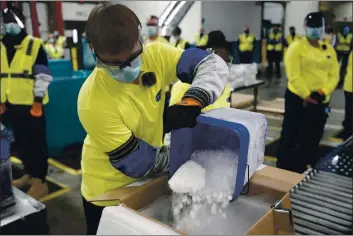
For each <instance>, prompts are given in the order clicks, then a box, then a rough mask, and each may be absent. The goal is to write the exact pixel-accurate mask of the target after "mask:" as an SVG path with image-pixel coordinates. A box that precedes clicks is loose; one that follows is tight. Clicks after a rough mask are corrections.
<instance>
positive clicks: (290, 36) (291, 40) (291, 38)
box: [286, 34, 301, 46]
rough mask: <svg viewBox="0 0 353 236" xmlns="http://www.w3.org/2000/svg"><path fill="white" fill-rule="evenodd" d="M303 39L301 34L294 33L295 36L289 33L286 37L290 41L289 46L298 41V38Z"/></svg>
mask: <svg viewBox="0 0 353 236" xmlns="http://www.w3.org/2000/svg"><path fill="white" fill-rule="evenodd" d="M300 39H301V37H300V36H299V35H297V34H296V35H294V37H293V36H292V35H291V34H290V35H288V36H287V38H286V41H287V43H288V46H290V45H291V44H292V43H294V42H296V41H298V40H300Z"/></svg>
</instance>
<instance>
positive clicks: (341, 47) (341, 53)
mask: <svg viewBox="0 0 353 236" xmlns="http://www.w3.org/2000/svg"><path fill="white" fill-rule="evenodd" d="M352 43H353V34H352V32H351V28H350V27H349V26H347V25H346V26H343V27H342V30H341V32H339V33H337V45H336V51H337V54H338V61H339V62H340V63H341V68H340V85H342V83H343V79H344V76H345V75H346V71H347V62H348V56H349V52H350V51H351V50H352Z"/></svg>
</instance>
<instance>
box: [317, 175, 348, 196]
mask: <svg viewBox="0 0 353 236" xmlns="http://www.w3.org/2000/svg"><path fill="white" fill-rule="evenodd" d="M310 182H311V183H313V184H315V185H320V186H322V187H326V188H331V189H335V190H337V191H341V192H345V193H348V194H351V195H352V194H353V190H351V189H347V188H344V187H339V186H335V185H333V184H330V183H326V182H322V181H319V180H317V179H314V178H311V179H310Z"/></svg>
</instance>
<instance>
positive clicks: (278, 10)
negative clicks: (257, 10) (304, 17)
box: [264, 2, 284, 24]
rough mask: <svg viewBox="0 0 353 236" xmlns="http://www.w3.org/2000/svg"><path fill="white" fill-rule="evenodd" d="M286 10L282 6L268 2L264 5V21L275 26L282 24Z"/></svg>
mask: <svg viewBox="0 0 353 236" xmlns="http://www.w3.org/2000/svg"><path fill="white" fill-rule="evenodd" d="M283 13H284V9H283V6H282V4H279V3H272V2H266V3H265V4H264V19H265V20H269V21H271V22H272V23H273V24H282V19H283V15H284V14H283Z"/></svg>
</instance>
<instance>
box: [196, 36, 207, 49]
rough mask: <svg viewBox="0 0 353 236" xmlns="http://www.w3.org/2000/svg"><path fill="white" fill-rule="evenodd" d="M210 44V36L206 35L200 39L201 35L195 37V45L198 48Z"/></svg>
mask: <svg viewBox="0 0 353 236" xmlns="http://www.w3.org/2000/svg"><path fill="white" fill-rule="evenodd" d="M207 42H208V35H206V34H204V35H202V37H200V34H197V35H196V36H195V44H196V46H206V44H207Z"/></svg>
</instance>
